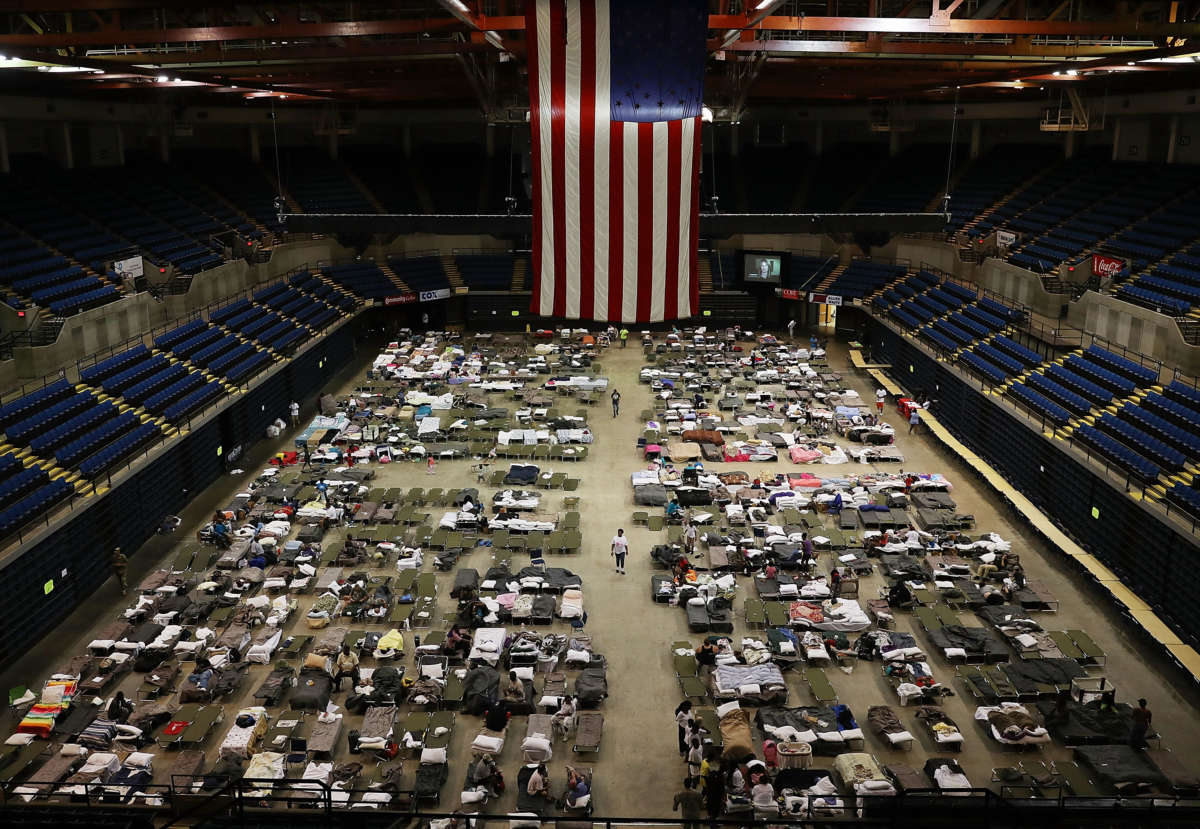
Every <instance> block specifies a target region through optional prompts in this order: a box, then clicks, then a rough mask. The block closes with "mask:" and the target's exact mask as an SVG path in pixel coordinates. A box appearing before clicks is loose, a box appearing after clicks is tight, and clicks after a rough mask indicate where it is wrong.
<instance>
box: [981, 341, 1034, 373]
mask: <svg viewBox="0 0 1200 829" xmlns="http://www.w3.org/2000/svg"><path fill="white" fill-rule="evenodd" d="M975 353H976V354H978V355H979V356H980V357H982V358H984V359H985V360H987V361H988V362H989V363H992V364H993V365H996V366H999V367H1000V368H1001V369H1003V371H1004V373H1005V375H1006V376H1009V377H1011V376H1012V375H1014V374H1020V373H1021V372H1023V371H1025V366H1024V365H1022V364H1021V362H1020V361H1019V360H1017V359H1015V358H1013V357H1010V356H1008V355H1007V354H1005V353H1004V352H1003V351H1001V350H1000V349H998V348H996V347H995V346H994V345H990V344H989V343H979V344H978V345H977V346H975Z"/></svg>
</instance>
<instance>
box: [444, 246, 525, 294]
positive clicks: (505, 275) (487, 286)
mask: <svg viewBox="0 0 1200 829" xmlns="http://www.w3.org/2000/svg"><path fill="white" fill-rule="evenodd" d="M454 263H455V265H457V266H458V272H459V273H460V274H462V278H463V282H465V283H466V284H467V287H468V288H470V289H471V290H472V291H507V290H508V289H509V288H511V287H512V281H513V255H512V254H511V253H486V254H485V253H481V254H476V255H474V256H456V257H454Z"/></svg>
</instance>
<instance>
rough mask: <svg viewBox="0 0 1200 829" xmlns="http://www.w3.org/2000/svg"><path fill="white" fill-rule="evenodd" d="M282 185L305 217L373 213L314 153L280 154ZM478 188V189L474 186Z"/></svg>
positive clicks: (338, 169) (332, 165)
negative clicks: (305, 214)
mask: <svg viewBox="0 0 1200 829" xmlns="http://www.w3.org/2000/svg"><path fill="white" fill-rule="evenodd" d="M281 163H282V165H283V185H284V187H285V188H286V189H287V191H288V192H289V193H291V195H292V197H293V198H294V199H295V200H296V201H298V202H299V203H300V207H301V208H303V209H304V212H305V213H375V212H377V211H376V210H375V207H374V206H373V205H372V204H371V202H370V200H369V199H368V198H367V196H366V194H364V193H363V192H362V190H360V189H358V185H357V184H355V183H354V181H353V180H352V179H351V178H350V177H349V176H348V175H347V174H346V171H345V169H343V167H342V166H341V164H340V163H338V162H336V161H332V160H331V159H330V158H329V156H328V155H326V154H325V153H323V152H320V151H318V150H312V149H302V150H301V149H296V150H292V151H290V152H284V153H283V154H282V158H281ZM477 186H478V185H477Z"/></svg>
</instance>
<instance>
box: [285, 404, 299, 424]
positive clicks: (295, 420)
mask: <svg viewBox="0 0 1200 829" xmlns="http://www.w3.org/2000/svg"><path fill="white" fill-rule="evenodd" d="M288 413H289V414H291V416H292V425H293V426H299V425H300V404H299V403H297V402H296V401H295V400H293V401H292V404H291V405H290V406H288Z"/></svg>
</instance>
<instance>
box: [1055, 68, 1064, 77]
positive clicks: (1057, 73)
mask: <svg viewBox="0 0 1200 829" xmlns="http://www.w3.org/2000/svg"><path fill="white" fill-rule="evenodd" d="M1061 74H1062V72H1059V71H1058V70H1057V69H1055V70H1054V77H1056V78H1057V77H1058V76H1059V75H1061Z"/></svg>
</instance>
